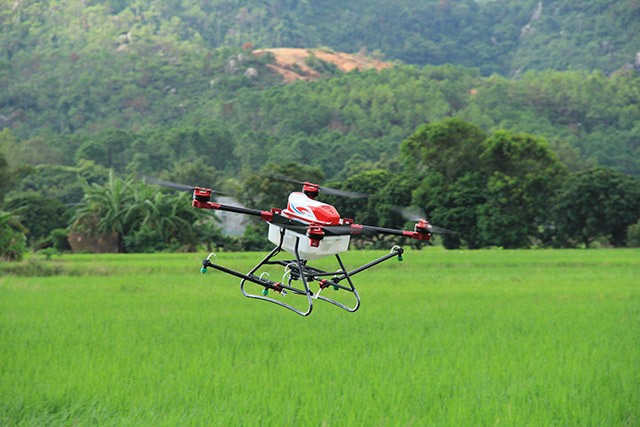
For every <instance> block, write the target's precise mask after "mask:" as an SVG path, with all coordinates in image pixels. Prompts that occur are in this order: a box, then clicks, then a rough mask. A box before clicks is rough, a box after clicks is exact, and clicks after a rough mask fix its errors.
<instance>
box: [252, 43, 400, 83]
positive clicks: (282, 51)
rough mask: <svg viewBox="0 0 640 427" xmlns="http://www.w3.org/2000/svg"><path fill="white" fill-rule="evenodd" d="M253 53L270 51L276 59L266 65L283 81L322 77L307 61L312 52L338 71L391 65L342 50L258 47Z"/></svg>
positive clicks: (388, 66) (260, 53)
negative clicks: (333, 65)
mask: <svg viewBox="0 0 640 427" xmlns="http://www.w3.org/2000/svg"><path fill="white" fill-rule="evenodd" d="M253 53H254V54H255V55H264V54H265V53H271V54H272V55H273V56H274V57H275V60H276V63H275V65H274V64H269V65H268V67H269V68H271V70H273V71H274V72H276V73H278V74H280V75H282V77H283V79H284V81H285V83H289V82H292V81H296V80H306V81H310V80H316V79H319V78H320V77H322V74H321V73H320V72H318V71H317V70H315V69H314V68H313V67H312V66H311V65H310V64H309V63H308V62H309V61H307V58H309V56H310V55H311V53H313V55H315V56H316V58H318V59H320V60H321V61H324V62H326V63H330V64H335V65H336V67H338V69H339V70H340V71H345V72H349V71H351V70H353V69H355V68H357V69H358V70H360V71H362V70H368V69H371V68H375V69H376V70H378V71H380V70H382V69H383V68H390V67H392V66H393V65H392V64H390V63H388V62H384V61H379V60H377V59H372V58H369V57H366V56H365V55H360V54H357V55H352V54H349V53H343V52H327V51H324V50H317V49H292V48H273V49H258V50H255V51H253Z"/></svg>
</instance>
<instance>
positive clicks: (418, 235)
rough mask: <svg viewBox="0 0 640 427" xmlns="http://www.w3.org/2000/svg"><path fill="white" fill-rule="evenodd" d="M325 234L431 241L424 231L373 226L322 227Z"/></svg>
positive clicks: (427, 233) (429, 235)
mask: <svg viewBox="0 0 640 427" xmlns="http://www.w3.org/2000/svg"><path fill="white" fill-rule="evenodd" d="M324 228H325V230H326V231H327V232H329V233H330V234H334V235H346V234H348V235H358V234H387V235H391V236H402V237H409V238H411V239H416V240H431V233H429V232H428V231H427V230H424V231H418V230H415V231H407V230H397V229H395V228H385V227H375V226H373V225H360V224H350V225H342V226H328V227H324Z"/></svg>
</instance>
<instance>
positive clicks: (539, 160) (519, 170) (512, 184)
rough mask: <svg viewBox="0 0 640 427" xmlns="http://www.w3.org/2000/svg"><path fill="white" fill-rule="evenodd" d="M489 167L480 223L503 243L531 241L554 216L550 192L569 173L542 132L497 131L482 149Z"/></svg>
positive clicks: (487, 235)
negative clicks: (534, 133)
mask: <svg viewBox="0 0 640 427" xmlns="http://www.w3.org/2000/svg"><path fill="white" fill-rule="evenodd" d="M480 160H481V162H482V167H483V169H484V170H485V171H486V172H485V173H486V176H487V183H486V188H485V191H484V193H485V198H486V201H485V203H483V204H482V206H480V207H479V211H478V214H479V216H478V225H479V230H480V233H481V234H482V235H483V236H482V238H483V240H484V241H485V242H487V243H488V244H491V245H495V246H502V247H504V248H520V247H528V246H529V245H530V244H531V241H530V239H531V238H532V237H537V235H538V228H539V227H540V226H541V225H543V224H544V223H545V222H546V221H547V220H549V218H545V214H546V213H547V212H548V211H549V195H551V194H553V193H554V192H555V190H556V188H557V187H558V183H559V182H560V178H561V177H562V176H563V175H564V173H565V168H564V166H563V165H562V164H561V163H560V161H559V160H558V158H557V156H556V155H555V153H553V152H552V151H551V150H550V148H549V144H548V143H547V142H546V140H544V139H543V138H539V137H534V136H532V135H529V134H524V133H514V132H511V131H504V130H502V131H496V132H495V133H494V134H493V135H492V136H491V137H490V138H488V139H487V140H486V141H484V143H483V152H482V154H481V155H480Z"/></svg>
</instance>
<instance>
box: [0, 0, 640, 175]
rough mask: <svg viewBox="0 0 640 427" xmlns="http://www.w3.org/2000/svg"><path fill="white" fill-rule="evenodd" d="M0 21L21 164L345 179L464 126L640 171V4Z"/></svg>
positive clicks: (149, 5)
mask: <svg viewBox="0 0 640 427" xmlns="http://www.w3.org/2000/svg"><path fill="white" fill-rule="evenodd" d="M0 25H1V30H2V31H1V32H0V48H1V50H0V129H4V132H3V133H2V134H1V135H0V149H2V150H4V151H5V152H8V159H9V160H10V162H11V163H12V164H20V163H28V164H34V165H38V164H50V165H65V166H66V167H76V166H78V165H80V164H82V162H83V161H86V160H91V161H94V162H96V163H97V164H98V165H101V166H104V167H111V168H114V169H115V170H116V171H117V172H118V173H123V174H124V173H127V172H134V171H137V172H147V173H151V172H153V173H159V172H165V171H177V170H182V169H184V166H185V164H187V163H189V162H190V161H191V160H194V159H201V161H206V162H207V165H208V166H210V167H213V168H215V169H218V170H219V171H220V173H221V174H222V175H224V176H237V175H238V173H244V172H246V171H248V170H252V169H255V168H257V167H260V166H262V165H263V164H264V163H265V162H267V161H286V160H291V161H300V162H305V163H308V164H312V165H318V166H322V167H324V168H326V169H327V171H328V172H329V173H331V174H332V175H335V176H346V175H348V174H349V173H350V172H351V171H354V170H357V169H359V168H361V167H362V164H364V163H366V164H367V165H368V166H369V167H372V166H374V165H385V166H389V167H391V166H390V165H393V164H394V163H393V162H396V164H397V162H398V160H397V159H398V155H397V148H398V145H399V144H400V142H401V141H402V140H403V139H404V138H406V137H407V136H408V135H410V134H412V133H413V132H414V131H415V129H416V128H417V127H418V126H420V125H421V124H424V123H428V122H435V121H438V120H442V119H443V118H446V117H451V116H460V117H463V118H464V119H466V120H469V121H472V122H474V123H477V124H478V125H480V126H481V127H482V128H483V129H484V130H486V131H493V130H496V129H500V128H503V129H513V130H518V131H526V132H530V133H534V134H539V135H542V136H544V137H546V138H548V139H549V140H550V141H552V143H553V146H554V148H556V150H557V151H558V152H559V153H561V155H562V157H563V160H565V161H566V162H569V163H571V164H572V165H573V166H572V167H573V168H574V169H575V168H581V167H585V165H589V164H592V163H593V162H599V163H601V164H604V165H611V166H616V167H618V168H619V169H620V170H622V171H624V172H625V173H628V174H632V175H635V176H640V166H639V161H638V160H636V159H639V158H640V153H639V152H638V150H639V148H638V147H639V145H640V140H639V138H638V135H640V128H638V126H637V123H640V114H639V111H638V110H639V109H638V105H639V104H640V102H639V100H638V99H639V96H640V95H638V89H637V88H638V87H640V85H639V84H638V73H637V70H638V69H640V61H638V60H637V51H638V49H639V48H638V46H640V27H639V26H640V2H638V1H637V0H625V1H605V0H603V1H595V0H593V1H584V2H579V3H576V2H570V1H568V0H557V1H554V2H551V3H547V2H541V1H538V0H525V1H515V0H513V1H512V0H500V1H489V0H487V1H482V2H476V1H473V0H460V1H456V2H453V1H432V0H421V1H415V0H412V1H409V0H399V1H397V2H393V3H390V2H386V1H382V0H367V1H365V0H354V1H352V2H347V3H344V2H338V1H337V0H326V1H322V2H307V1H295V2H291V1H284V0H267V1H260V2H258V1H255V0H241V1H238V2H227V1H222V0H212V1H210V2H204V3H203V2H194V1H191V0H179V1H171V2H169V1H168V0H140V1H137V2H135V3H130V2H125V1H121V0H119V1H113V0H112V1H109V2H106V1H102V0H91V1H87V2H70V3H68V2H64V1H62V0H49V1H46V2H42V1H36V0H22V1H19V2H13V3H12V2H4V3H2V4H0ZM243 46H244V49H243ZM318 46H328V47H322V48H320V47H318ZM252 51H256V52H257V53H262V54H260V55H253V54H251V52H252ZM265 52H266V54H265ZM310 52H311V53H312V54H311V53H310ZM349 52H351V53H349ZM353 52H358V53H353ZM382 59H385V60H384V61H382ZM391 63H393V64H394V66H393V67H392V68H388V67H390V64H391ZM354 68H357V69H359V70H361V71H362V72H360V73H354V72H345V71H349V70H352V69H354ZM374 69H375V70H378V71H373V70H374ZM569 69H570V70H569ZM558 70H564V71H558ZM319 77H323V78H319ZM296 80H308V81H309V84H308V85H304V84H302V85H300V84H297V85H296V84H294V85H286V84H283V83H286V82H289V81H296ZM114 147H115V148H114ZM202 147H205V148H206V150H211V151H212V152H213V153H215V154H218V153H222V152H224V153H225V155H227V156H228V157H227V158H226V159H221V156H219V155H215V154H209V153H207V155H206V156H205V155H202V151H203V150H204V149H203V148H202ZM223 149H224V151H223ZM199 161H200V160H199ZM181 162H182V163H181ZM242 171H244V172H242Z"/></svg>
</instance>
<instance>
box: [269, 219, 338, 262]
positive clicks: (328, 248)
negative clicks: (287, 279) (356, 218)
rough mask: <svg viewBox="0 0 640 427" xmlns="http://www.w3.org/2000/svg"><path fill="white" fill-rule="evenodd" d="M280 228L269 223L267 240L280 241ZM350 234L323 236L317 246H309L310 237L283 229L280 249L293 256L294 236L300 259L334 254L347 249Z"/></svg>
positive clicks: (275, 243) (274, 242)
mask: <svg viewBox="0 0 640 427" xmlns="http://www.w3.org/2000/svg"><path fill="white" fill-rule="evenodd" d="M281 232H282V228H280V227H278V226H277V225H273V224H271V223H269V240H270V241H271V243H273V244H274V245H278V244H279V243H280V234H281ZM350 237H351V236H325V237H324V239H322V240H320V243H319V244H318V247H313V246H311V239H309V237H307V236H306V235H304V234H300V233H296V232H295V231H291V230H285V231H284V241H283V242H282V249H284V250H285V251H287V252H288V253H290V254H291V255H293V256H295V255H296V252H295V247H296V238H297V239H298V242H299V243H298V253H299V255H300V259H305V260H312V259H318V258H324V257H326V256H330V255H336V254H339V253H341V252H345V251H346V250H347V249H349V239H350Z"/></svg>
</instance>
